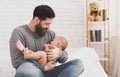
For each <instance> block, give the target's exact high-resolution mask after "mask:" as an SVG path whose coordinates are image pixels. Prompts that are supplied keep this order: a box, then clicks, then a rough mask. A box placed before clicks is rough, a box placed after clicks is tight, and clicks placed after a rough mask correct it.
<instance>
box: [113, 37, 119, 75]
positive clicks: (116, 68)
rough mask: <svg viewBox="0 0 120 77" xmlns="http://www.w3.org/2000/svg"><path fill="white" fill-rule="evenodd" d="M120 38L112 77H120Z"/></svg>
mask: <svg viewBox="0 0 120 77" xmlns="http://www.w3.org/2000/svg"><path fill="white" fill-rule="evenodd" d="M119 45H120V36H118V37H117V45H116V51H115V52H116V53H115V59H114V60H115V61H114V65H113V70H112V77H120V46H119Z"/></svg>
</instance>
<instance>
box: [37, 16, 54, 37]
mask: <svg viewBox="0 0 120 77" xmlns="http://www.w3.org/2000/svg"><path fill="white" fill-rule="evenodd" d="M52 21H53V18H47V19H46V20H42V21H40V23H38V24H37V25H36V30H35V31H36V33H37V34H38V35H39V36H41V37H42V36H44V35H45V34H46V31H47V30H48V29H49V28H50V24H51V23H52Z"/></svg>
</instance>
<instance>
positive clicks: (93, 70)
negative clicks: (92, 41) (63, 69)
mask: <svg viewBox="0 0 120 77" xmlns="http://www.w3.org/2000/svg"><path fill="white" fill-rule="evenodd" d="M67 52H68V55H69V58H68V61H69V60H72V59H78V58H79V59H81V60H82V62H83V64H84V66H85V70H84V72H83V73H82V74H81V75H80V76H79V77H108V76H107V74H106V73H105V71H104V69H103V68H102V66H101V64H100V62H99V57H98V55H97V54H96V52H95V50H94V49H93V48H86V47H85V48H69V49H67Z"/></svg>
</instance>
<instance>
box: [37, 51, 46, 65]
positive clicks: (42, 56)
mask: <svg viewBox="0 0 120 77" xmlns="http://www.w3.org/2000/svg"><path fill="white" fill-rule="evenodd" d="M36 53H37V54H39V56H40V57H39V59H38V61H37V62H38V63H39V64H43V65H45V64H46V63H47V55H46V53H45V52H44V51H37V52H36Z"/></svg>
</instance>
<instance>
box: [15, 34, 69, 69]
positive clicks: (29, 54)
mask: <svg viewBox="0 0 120 77" xmlns="http://www.w3.org/2000/svg"><path fill="white" fill-rule="evenodd" d="M16 45H17V47H18V49H19V50H20V51H22V52H23V54H24V59H33V60H37V62H38V63H39V64H43V65H44V71H49V70H50V67H51V64H56V63H57V60H56V59H52V60H48V57H50V55H46V51H37V52H34V51H32V50H29V49H28V48H25V47H24V46H23V44H22V43H21V41H20V40H18V41H17V42H16ZM51 45H52V46H51ZM67 45H68V42H67V40H66V39H65V38H64V37H61V36H56V37H55V38H54V39H53V41H51V43H50V44H46V45H45V50H47V49H54V48H53V46H55V47H57V48H59V49H60V50H61V51H64V50H65V49H66V47H67Z"/></svg>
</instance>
